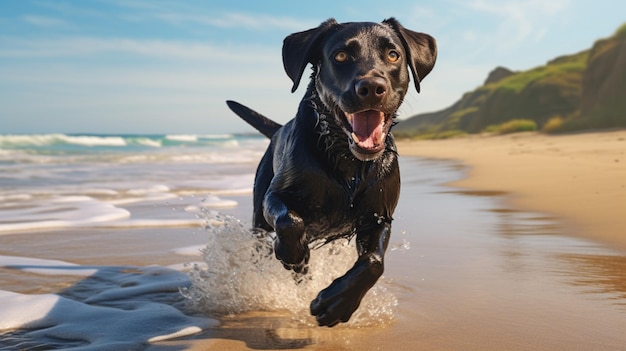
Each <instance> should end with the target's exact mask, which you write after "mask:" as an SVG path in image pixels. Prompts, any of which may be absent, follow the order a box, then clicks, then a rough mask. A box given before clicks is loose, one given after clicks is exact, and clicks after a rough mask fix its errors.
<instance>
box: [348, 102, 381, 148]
mask: <svg viewBox="0 0 626 351" xmlns="http://www.w3.org/2000/svg"><path fill="white" fill-rule="evenodd" d="M345 115H346V119H347V121H348V124H349V125H350V129H351V133H350V136H351V137H352V142H353V143H351V146H354V147H353V153H355V151H356V153H355V156H357V157H358V158H360V159H373V158H376V157H378V156H379V155H380V153H381V152H382V151H383V150H384V149H385V137H386V136H387V132H388V131H389V123H387V117H386V116H385V113H384V112H382V111H377V110H366V111H361V112H355V113H346V114H345ZM355 149H356V150H355ZM357 153H358V154H357Z"/></svg>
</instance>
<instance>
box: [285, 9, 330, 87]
mask: <svg viewBox="0 0 626 351" xmlns="http://www.w3.org/2000/svg"><path fill="white" fill-rule="evenodd" d="M336 25H337V21H335V19H334V18H330V19H328V20H327V21H325V22H322V24H320V25H319V26H318V27H317V28H312V29H309V30H305V31H304V32H298V33H293V34H291V35H289V36H288V37H286V38H285V40H284V41H283V66H284V67H285V72H287V75H288V76H289V78H291V81H292V82H293V87H292V88H291V92H292V93H293V92H294V91H296V89H298V85H299V84H300V78H302V73H303V72H304V69H305V68H306V65H307V64H308V63H309V62H310V63H312V64H315V63H317V60H318V59H319V58H318V57H317V53H318V52H319V51H320V42H321V39H322V38H323V37H324V36H325V34H326V33H328V30H329V29H330V28H332V27H334V26H336Z"/></svg>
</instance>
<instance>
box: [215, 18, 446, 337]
mask: <svg viewBox="0 0 626 351" xmlns="http://www.w3.org/2000/svg"><path fill="white" fill-rule="evenodd" d="M381 42H384V43H387V44H386V45H391V47H393V48H395V50H397V51H400V52H401V53H400V54H401V59H402V61H401V62H400V63H398V64H389V63H387V62H386V61H384V60H381V59H379V58H378V57H374V56H377V55H379V52H380V51H381V50H379V45H382V44H380V43H381ZM329 43H330V44H329ZM346 43H349V45H352V46H351V47H353V48H354V47H356V53H355V56H354V62H351V63H350V64H349V65H343V66H339V65H337V64H336V62H333V61H332V56H333V53H334V52H335V51H336V50H337V49H338V48H339V49H341V48H342V47H344V46H342V45H345V44H346ZM359 53H362V55H361V56H359ZM366 54H367V55H366ZM384 54H385V55H386V53H384ZM435 57H436V45H435V41H434V39H433V38H432V37H430V36H428V35H426V34H423V33H417V32H413V31H410V30H407V29H405V28H404V27H402V26H401V25H400V24H399V23H398V22H397V21H396V20H395V19H393V18H392V19H388V20H385V21H383V23H382V24H376V23H366V22H359V23H344V24H339V23H337V22H335V21H334V20H333V19H330V20H328V21H326V22H324V23H322V24H321V25H320V26H319V27H317V28H313V29H310V30H307V31H304V32H299V33H294V34H292V35H290V36H288V37H287V38H286V39H285V41H284V45H283V63H284V66H285V71H286V72H287V75H288V76H289V77H290V78H291V79H292V81H293V83H294V85H293V88H292V91H295V90H296V88H297V87H298V85H299V82H300V78H301V76H302V74H303V71H304V68H305V67H306V65H307V64H308V63H311V64H312V65H313V75H312V77H311V82H310V83H309V85H308V88H307V91H306V93H305V96H304V98H303V99H302V101H301V103H300V106H299V108H298V112H297V113H296V116H295V118H294V119H292V120H291V121H289V122H288V123H286V124H285V125H284V126H281V125H280V124H277V123H275V122H273V121H271V120H270V119H268V118H267V117H264V116H262V115H260V114H258V113H257V112H255V111H253V110H250V109H248V108H247V107H245V106H242V105H240V104H238V103H236V102H233V101H228V102H227V103H228V105H229V107H231V109H232V110H233V111H234V112H235V113H237V114H238V115H240V116H241V117H242V118H244V119H245V120H246V121H248V122H249V123H250V124H251V125H253V126H254V127H255V128H257V129H258V130H259V131H260V132H261V133H263V134H264V135H266V136H268V137H271V142H270V145H269V147H268V149H267V151H266V153H265V155H264V156H263V158H262V160H261V162H260V163H259V166H258V169H257V173H256V178H255V182H254V195H253V202H254V214H253V223H254V226H255V228H257V229H263V230H266V231H275V232H276V240H275V243H274V252H275V255H276V257H277V258H278V259H279V260H280V261H281V262H282V263H283V265H284V266H285V268H287V269H292V270H294V271H295V272H299V273H302V274H304V273H306V272H307V269H308V267H307V264H308V259H309V245H310V244H312V243H314V242H327V241H330V240H334V239H336V238H339V237H352V236H356V246H357V250H358V255H359V258H358V260H357V262H356V263H355V264H354V266H353V267H352V268H351V269H350V270H349V271H348V272H346V274H345V275H344V276H342V277H339V278H337V279H335V281H333V283H332V284H331V285H330V286H328V287H327V288H326V289H324V290H322V291H321V292H320V293H319V294H318V296H317V297H316V298H315V299H314V300H313V301H312V302H311V313H312V314H313V315H314V316H316V318H317V321H318V323H319V324H320V325H326V326H334V325H336V324H338V323H340V322H346V321H348V320H349V318H350V317H351V316H352V314H353V312H354V311H355V310H356V309H357V308H358V306H359V304H360V302H361V299H362V298H363V296H364V295H365V293H366V292H367V291H368V290H369V289H370V288H371V287H372V286H373V285H374V284H375V283H376V281H377V280H378V278H379V277H380V276H381V275H382V273H383V269H384V265H383V262H384V254H385V250H386V248H387V245H388V243H389V236H390V234H391V222H392V215H393V212H394V209H395V207H396V204H397V201H398V197H399V194H400V171H399V168H398V157H397V151H396V146H395V143H394V140H393V136H392V135H391V133H389V132H388V130H387V131H386V132H387V136H386V138H385V147H384V151H382V153H381V154H380V155H377V156H376V157H375V158H373V159H368V160H362V159H361V158H359V157H356V156H355V154H354V152H353V151H351V148H350V147H351V143H353V141H352V140H351V139H350V137H349V135H347V134H346V128H349V125H348V127H346V124H347V123H346V122H345V121H344V120H342V118H343V119H345V115H344V114H343V112H344V111H342V106H349V108H352V109H354V111H345V112H350V113H352V112H358V110H359V109H370V108H374V107H376V108H377V109H378V108H381V109H384V111H385V113H386V114H389V115H392V116H395V113H396V111H397V108H398V107H399V106H400V104H401V103H402V99H403V98H404V95H405V94H406V92H407V89H408V83H409V75H408V72H409V69H408V68H407V67H409V68H410V71H411V73H412V75H413V79H414V84H415V88H416V89H417V90H418V91H419V87H420V85H419V84H420V81H421V80H422V79H423V78H424V76H426V75H427V74H428V73H429V72H430V70H431V69H432V67H433V65H434V62H435ZM371 76H376V77H379V78H380V77H382V78H380V79H382V80H385V81H386V84H387V86H386V87H387V89H388V90H387V91H386V95H385V96H384V97H383V98H381V99H378V100H377V101H374V102H372V101H366V100H365V99H363V98H360V97H359V96H357V94H355V93H354V89H355V88H354V86H355V82H357V81H358V80H359V79H363V78H364V77H365V78H367V77H371ZM374 105H375V106H374Z"/></svg>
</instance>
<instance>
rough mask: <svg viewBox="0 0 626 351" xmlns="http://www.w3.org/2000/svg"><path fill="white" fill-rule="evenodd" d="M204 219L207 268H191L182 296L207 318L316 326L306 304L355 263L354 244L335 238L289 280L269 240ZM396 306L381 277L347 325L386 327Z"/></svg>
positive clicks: (229, 221)
mask: <svg viewBox="0 0 626 351" xmlns="http://www.w3.org/2000/svg"><path fill="white" fill-rule="evenodd" d="M205 219H206V229H207V230H208V232H209V233H210V238H209V242H208V244H207V246H206V247H205V249H204V250H203V255H204V260H205V262H206V266H205V267H200V266H194V269H193V270H192V271H191V272H190V277H191V280H192V283H193V284H192V286H191V288H189V289H186V290H184V291H183V293H184V295H185V296H186V297H187V298H188V299H189V301H190V303H191V304H192V306H193V307H194V308H195V309H197V310H199V311H203V312H205V313H207V314H209V315H215V314H217V315H220V314H237V313H242V312H246V311H291V313H292V318H293V319H294V320H296V321H298V322H301V323H304V324H315V320H314V319H313V317H310V316H309V312H308V309H309V303H310V301H311V300H312V299H313V298H315V296H316V294H317V293H318V292H319V291H320V290H322V289H323V288H325V287H326V286H328V285H329V284H330V283H331V282H332V280H333V279H334V278H337V277H339V276H341V275H343V274H344V273H345V272H346V271H347V270H348V269H349V268H350V267H351V266H352V265H353V264H354V262H355V261H356V249H355V247H354V243H353V242H352V243H349V242H348V241H346V240H337V241H335V242H333V243H331V244H328V245H325V246H323V247H321V248H319V249H316V250H313V251H312V252H311V260H310V266H309V273H308V274H307V275H306V276H294V274H292V273H291V272H289V271H287V270H285V269H284V268H283V267H282V265H281V264H280V262H278V260H276V259H275V258H274V256H273V254H272V252H271V245H272V244H271V241H272V239H271V237H269V236H259V235H258V234H253V233H251V231H250V230H249V229H248V228H249V226H248V225H247V224H245V223H243V222H242V221H240V220H238V219H236V218H234V217H231V216H224V215H219V214H216V213H215V212H211V211H206V212H205ZM396 305H397V298H396V297H395V295H394V294H393V293H391V292H390V291H389V290H388V289H387V284H386V282H385V279H384V278H383V279H381V280H379V282H378V283H377V284H376V285H375V286H374V288H372V289H371V290H370V291H369V292H368V294H367V295H366V296H365V298H364V300H363V301H362V304H361V307H359V309H358V310H357V311H356V312H355V314H354V315H353V317H352V319H351V320H350V322H349V323H348V324H347V325H349V326H369V325H381V324H385V323H388V322H389V321H391V320H392V319H393V316H394V311H395V307H396ZM305 316H308V317H305Z"/></svg>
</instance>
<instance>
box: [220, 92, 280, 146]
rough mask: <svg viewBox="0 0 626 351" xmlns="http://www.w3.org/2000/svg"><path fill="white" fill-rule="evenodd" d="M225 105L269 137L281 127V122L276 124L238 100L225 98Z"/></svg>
mask: <svg viewBox="0 0 626 351" xmlns="http://www.w3.org/2000/svg"><path fill="white" fill-rule="evenodd" d="M226 105H228V107H229V108H230V109H231V110H232V111H233V112H234V113H236V114H237V115H238V116H239V117H241V118H242V119H243V120H244V121H246V122H248V123H249V124H250V125H251V126H253V127H254V128H256V130H258V131H259V132H261V134H263V135H265V136H266V137H268V138H270V139H271V138H272V136H273V135H274V133H276V131H277V130H279V129H280V128H281V127H282V124H278V123H276V122H274V121H272V120H271V119H269V118H267V117H265V116H263V115H262V114H260V113H258V112H256V111H254V110H252V109H250V108H248V107H246V106H244V105H242V104H240V103H238V102H235V101H232V100H226Z"/></svg>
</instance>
